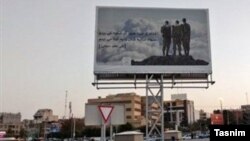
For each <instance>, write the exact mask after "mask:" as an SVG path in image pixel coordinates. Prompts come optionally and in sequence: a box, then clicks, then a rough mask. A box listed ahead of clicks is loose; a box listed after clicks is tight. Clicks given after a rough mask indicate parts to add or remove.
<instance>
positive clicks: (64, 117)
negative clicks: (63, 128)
mask: <svg viewBox="0 0 250 141" xmlns="http://www.w3.org/2000/svg"><path fill="white" fill-rule="evenodd" d="M67 97H68V91H67V90H66V94H65V103H64V116H63V119H66V110H67Z"/></svg>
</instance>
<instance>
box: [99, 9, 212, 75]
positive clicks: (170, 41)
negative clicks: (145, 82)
mask: <svg viewBox="0 0 250 141" xmlns="http://www.w3.org/2000/svg"><path fill="white" fill-rule="evenodd" d="M96 12H97V13H96V31H95V32H96V33H95V64H94V74H146V73H151V74H211V73H212V64H211V51H210V37H209V17H208V9H168V8H167V9H166V8H165V9H163V8H128V7H97V9H96Z"/></svg>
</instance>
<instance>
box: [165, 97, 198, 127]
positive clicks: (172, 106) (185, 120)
mask: <svg viewBox="0 0 250 141" xmlns="http://www.w3.org/2000/svg"><path fill="white" fill-rule="evenodd" d="M171 98H172V99H171V100H169V101H164V110H165V111H166V112H165V114H164V121H165V122H169V123H172V124H175V125H178V126H179V125H181V126H188V125H189V124H192V123H194V122H195V110H194V102H193V101H191V100H187V99H186V96H185V95H183V94H181V96H176V95H175V96H171Z"/></svg>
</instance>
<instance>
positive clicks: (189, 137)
mask: <svg viewBox="0 0 250 141" xmlns="http://www.w3.org/2000/svg"><path fill="white" fill-rule="evenodd" d="M182 139H183V140H191V139H192V137H191V135H188V134H187V135H184V136H182Z"/></svg>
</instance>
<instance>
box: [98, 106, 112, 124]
mask: <svg viewBox="0 0 250 141" xmlns="http://www.w3.org/2000/svg"><path fill="white" fill-rule="evenodd" d="M98 108H99V111H100V112H101V115H102V118H103V120H104V122H105V123H106V122H107V121H108V120H109V117H110V115H111V113H112V111H113V109H114V106H98Z"/></svg>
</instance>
